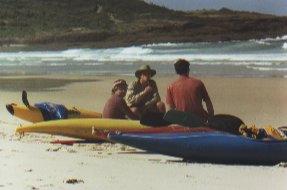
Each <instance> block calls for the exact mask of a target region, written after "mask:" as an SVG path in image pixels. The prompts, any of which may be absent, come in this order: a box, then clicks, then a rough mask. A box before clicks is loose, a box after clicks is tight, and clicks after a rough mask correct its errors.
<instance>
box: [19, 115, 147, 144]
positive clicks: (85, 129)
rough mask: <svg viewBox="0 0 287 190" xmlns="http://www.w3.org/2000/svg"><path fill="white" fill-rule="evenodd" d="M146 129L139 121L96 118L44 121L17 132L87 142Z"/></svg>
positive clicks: (26, 126)
mask: <svg viewBox="0 0 287 190" xmlns="http://www.w3.org/2000/svg"><path fill="white" fill-rule="evenodd" d="M144 128H148V127H147V126H144V125H141V124H140V122H139V121H132V120H123V119H103V118H95V119H65V120H52V121H43V122H38V123H34V124H31V125H25V126H20V127H17V128H16V132H17V133H20V134H25V133H44V134H51V135H61V136H67V137H74V138H80V139H86V140H98V139H105V138H106V135H107V133H108V132H111V131H114V132H115V131H125V132H133V131H136V130H138V129H144Z"/></svg>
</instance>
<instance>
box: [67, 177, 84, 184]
mask: <svg viewBox="0 0 287 190" xmlns="http://www.w3.org/2000/svg"><path fill="white" fill-rule="evenodd" d="M65 183H68V184H76V183H84V180H82V179H75V178H71V179H67V180H66V181H65Z"/></svg>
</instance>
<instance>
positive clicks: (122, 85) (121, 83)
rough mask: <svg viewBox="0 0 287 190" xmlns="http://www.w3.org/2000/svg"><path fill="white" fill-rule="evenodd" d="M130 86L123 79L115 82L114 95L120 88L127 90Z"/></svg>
mask: <svg viewBox="0 0 287 190" xmlns="http://www.w3.org/2000/svg"><path fill="white" fill-rule="evenodd" d="M127 87H128V85H127V82H126V81H125V80H123V79H118V80H116V81H114V84H113V88H112V94H114V93H115V92H116V91H117V90H118V89H119V88H122V89H127Z"/></svg>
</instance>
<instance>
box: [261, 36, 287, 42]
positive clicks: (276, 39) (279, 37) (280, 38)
mask: <svg viewBox="0 0 287 190" xmlns="http://www.w3.org/2000/svg"><path fill="white" fill-rule="evenodd" d="M284 40H287V35H283V36H277V37H276V38H265V39H261V40H260V41H269V42H272V41H284Z"/></svg>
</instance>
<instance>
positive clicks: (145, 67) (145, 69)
mask: <svg viewBox="0 0 287 190" xmlns="http://www.w3.org/2000/svg"><path fill="white" fill-rule="evenodd" d="M143 72H145V73H149V74H150V77H153V76H154V75H155V74H156V70H154V69H151V68H150V66H149V65H143V66H141V67H140V68H139V69H138V70H136V72H135V76H136V77H137V78H140V76H141V74H142V73H143Z"/></svg>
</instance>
